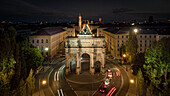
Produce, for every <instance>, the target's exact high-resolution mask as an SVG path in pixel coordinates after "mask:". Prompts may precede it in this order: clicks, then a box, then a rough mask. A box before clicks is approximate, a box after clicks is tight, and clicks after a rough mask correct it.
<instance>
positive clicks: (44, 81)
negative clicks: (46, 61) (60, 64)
mask: <svg viewBox="0 0 170 96" xmlns="http://www.w3.org/2000/svg"><path fill="white" fill-rule="evenodd" d="M46 83H47V81H46V80H42V82H41V83H40V79H39V96H40V85H41V84H42V85H46Z"/></svg>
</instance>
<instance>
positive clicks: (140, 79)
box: [137, 69, 144, 96]
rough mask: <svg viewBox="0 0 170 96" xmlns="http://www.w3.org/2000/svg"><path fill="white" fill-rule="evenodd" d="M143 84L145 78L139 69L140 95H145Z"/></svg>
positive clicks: (138, 88)
mask: <svg viewBox="0 0 170 96" xmlns="http://www.w3.org/2000/svg"><path fill="white" fill-rule="evenodd" d="M143 85H144V78H143V74H142V71H141V69H140V70H139V71H138V74H137V93H138V95H139V96H142V95H143Z"/></svg>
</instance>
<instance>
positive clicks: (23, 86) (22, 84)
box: [18, 79, 26, 96]
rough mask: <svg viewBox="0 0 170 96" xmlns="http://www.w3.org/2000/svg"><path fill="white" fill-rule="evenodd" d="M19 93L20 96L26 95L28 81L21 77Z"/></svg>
mask: <svg viewBox="0 0 170 96" xmlns="http://www.w3.org/2000/svg"><path fill="white" fill-rule="evenodd" d="M18 95H19V96H26V83H25V82H24V80H23V79H21V81H20V83H19V88H18Z"/></svg>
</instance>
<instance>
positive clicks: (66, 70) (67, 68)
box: [65, 67, 70, 75]
mask: <svg viewBox="0 0 170 96" xmlns="http://www.w3.org/2000/svg"><path fill="white" fill-rule="evenodd" d="M69 72H70V68H69V67H66V68H65V74H66V75H68V73H69Z"/></svg>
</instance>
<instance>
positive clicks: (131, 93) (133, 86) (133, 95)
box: [122, 65, 137, 96]
mask: <svg viewBox="0 0 170 96" xmlns="http://www.w3.org/2000/svg"><path fill="white" fill-rule="evenodd" d="M122 67H123V68H124V70H125V72H126V73H127V75H128V77H129V80H131V79H133V80H134V83H130V85H129V89H128V92H127V94H126V96H136V94H137V93H136V91H137V88H136V76H134V75H133V74H132V70H131V69H130V65H127V69H128V70H127V71H126V65H123V66H122ZM129 82H130V81H129Z"/></svg>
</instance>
